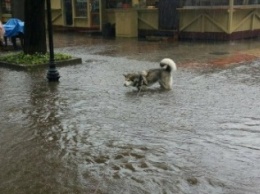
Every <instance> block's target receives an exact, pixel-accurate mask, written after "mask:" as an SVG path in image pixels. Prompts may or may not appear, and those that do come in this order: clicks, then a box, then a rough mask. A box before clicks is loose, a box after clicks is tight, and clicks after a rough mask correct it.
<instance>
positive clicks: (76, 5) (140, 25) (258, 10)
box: [0, 0, 260, 40]
mask: <svg viewBox="0 0 260 194" xmlns="http://www.w3.org/2000/svg"><path fill="white" fill-rule="evenodd" d="M23 1H24V0H19V1H18V0H16V1H15V0H0V2H1V18H2V21H3V22H4V21H6V19H8V18H10V17H18V18H19V17H22V15H23V13H21V9H20V8H21V6H22V5H21V3H22V2H23ZM18 2H20V4H19V3H18ZM51 4H52V22H53V26H54V29H55V28H67V29H71V30H81V31H99V32H102V31H104V27H105V26H106V24H111V25H112V26H113V27H114V28H115V36H116V37H138V36H149V35H158V36H160V35H163V36H175V35H176V34H177V36H178V37H179V38H181V39H186V38H188V39H221V40H229V39H240V38H250V37H255V36H260V0H51ZM17 8H19V9H17Z"/></svg>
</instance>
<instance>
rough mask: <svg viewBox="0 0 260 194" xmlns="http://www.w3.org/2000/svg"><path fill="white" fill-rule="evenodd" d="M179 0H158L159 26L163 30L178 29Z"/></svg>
mask: <svg viewBox="0 0 260 194" xmlns="http://www.w3.org/2000/svg"><path fill="white" fill-rule="evenodd" d="M178 7H179V0H160V1H159V4H158V8H159V28H160V29H164V30H178V26H179V14H178V10H177V8H178Z"/></svg>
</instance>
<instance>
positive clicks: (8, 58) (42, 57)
mask: <svg viewBox="0 0 260 194" xmlns="http://www.w3.org/2000/svg"><path fill="white" fill-rule="evenodd" d="M71 58H72V57H71V56H69V55H66V54H61V53H55V54H54V60H55V61H62V60H68V59H71ZM49 60H50V54H49V53H47V54H40V53H36V54H34V55H26V54H24V53H23V52H21V53H15V54H9V55H4V56H0V61H1V62H6V63H11V64H23V65H28V66H34V65H39V64H48V63H49Z"/></svg>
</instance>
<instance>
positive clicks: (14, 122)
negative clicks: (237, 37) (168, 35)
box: [0, 34, 260, 194]
mask: <svg viewBox="0 0 260 194" xmlns="http://www.w3.org/2000/svg"><path fill="white" fill-rule="evenodd" d="M55 41H59V42H55V45H56V49H55V51H56V52H62V53H69V54H71V55H74V56H77V57H81V58H82V61H83V64H79V65H73V66H67V67H59V68H58V71H59V73H60V75H61V78H60V82H59V83H48V82H47V81H46V79H45V77H46V71H47V68H46V69H40V70H39V71H33V72H25V71H15V70H9V69H6V68H0V92H1V95H0V103H1V108H0V110H1V111H0V121H1V122H0V193H5V194H7V193H8V194H9V193H15V194H16V193H19V194H20V193H21V194H29V193H44V194H45V193H79V194H81V193H91V194H94V193H96V194H119V193H120V194H121V193H122V194H150V193H153V194H175V193H176V194H177V193H178V194H209V193H214V194H256V193H259V192H260V185H259V183H260V163H259V160H260V154H259V152H260V141H259V138H260V108H259V107H260V101H259V99H260V89H259V82H260V76H259V75H260V61H259V60H254V61H251V62H243V63H240V64H237V65H232V66H221V67H219V66H214V65H211V64H209V63H208V62H209V61H213V60H217V57H219V55H218V54H223V57H225V55H226V56H229V55H230V53H235V52H238V51H239V52H242V50H243V51H244V50H254V49H257V48H258V49H259V48H260V47H259V46H260V45H259V40H258V43H257V40H252V41H250V40H247V42H246V41H238V42H229V43H224V42H221V43H198V42H197V43H191V42H178V43H176V42H172V43H169V42H148V41H138V40H135V39H134V40H131V39H118V40H105V39H102V38H100V37H86V36H82V35H78V36H76V37H74V36H72V35H71V34H69V35H63V36H62V37H61V35H60V34H56V37H55ZM57 44H58V45H57ZM75 45H77V46H75ZM220 52H223V53H220ZM164 57H170V58H172V59H174V60H175V61H176V63H177V66H178V70H177V71H176V72H174V78H173V80H174V83H173V90H172V91H161V90H160V89H158V85H154V86H153V87H152V88H150V89H147V90H142V91H141V92H140V94H138V93H137V91H136V90H135V89H134V88H126V87H123V81H124V78H123V73H126V72H133V71H140V70H143V69H147V68H154V67H158V66H159V61H160V60H161V59H162V58H164ZM192 64H193V65H192Z"/></svg>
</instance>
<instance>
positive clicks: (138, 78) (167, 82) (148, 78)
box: [124, 58, 177, 91]
mask: <svg viewBox="0 0 260 194" xmlns="http://www.w3.org/2000/svg"><path fill="white" fill-rule="evenodd" d="M160 66H161V68H157V69H149V70H145V71H142V72H140V73H128V74H124V76H125V83H124V86H126V87H129V86H133V87H136V88H137V89H138V91H140V90H141V88H142V87H143V86H147V87H149V86H151V85H153V84H155V83H156V82H158V83H159V84H160V86H161V88H163V89H166V90H171V89H172V82H173V80H172V72H173V71H176V70H177V67H176V64H175V63H174V61H173V60H172V59H169V58H165V59H163V60H161V62H160Z"/></svg>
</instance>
